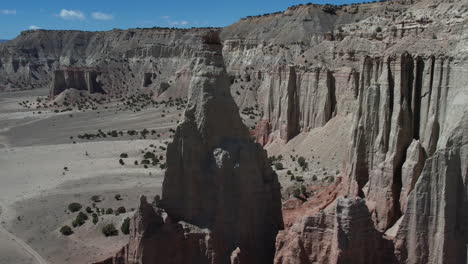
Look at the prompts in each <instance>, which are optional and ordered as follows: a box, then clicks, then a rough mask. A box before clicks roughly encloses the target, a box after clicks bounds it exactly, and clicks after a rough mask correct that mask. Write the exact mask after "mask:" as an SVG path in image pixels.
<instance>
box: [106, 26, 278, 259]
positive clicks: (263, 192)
mask: <svg viewBox="0 0 468 264" xmlns="http://www.w3.org/2000/svg"><path fill="white" fill-rule="evenodd" d="M201 41H202V45H201V49H200V50H199V51H198V52H197V54H196V56H197V58H198V59H197V60H196V64H195V66H194V67H193V77H192V80H191V83H190V87H189V99H188V105H187V109H186V111H185V116H184V119H183V121H182V123H180V124H179V126H178V127H177V130H176V133H175V136H174V140H173V142H172V143H170V144H169V146H168V150H167V170H166V174H165V178H164V183H163V194H162V199H161V200H160V201H158V202H156V204H157V205H156V206H155V207H153V206H151V205H149V204H148V203H147V202H146V199H145V198H142V200H141V205H140V209H139V211H138V212H137V213H136V215H135V217H134V218H133V224H132V225H133V227H132V232H131V237H130V243H129V245H128V246H126V247H125V248H124V249H123V251H122V252H121V254H120V255H119V256H118V257H114V258H113V260H111V259H109V260H108V261H107V262H104V263H228V262H229V261H230V260H231V257H232V258H233V259H235V261H240V262H241V263H271V262H272V261H273V256H274V252H275V237H276V234H277V233H278V230H280V229H282V227H283V221H282V214H281V194H280V185H279V182H278V178H277V175H276V173H275V172H274V171H273V170H272V169H271V167H270V163H269V161H268V159H267V155H266V152H265V150H263V148H262V147H261V146H260V144H258V143H254V142H253V141H252V140H251V138H250V134H249V131H248V129H247V128H246V127H245V126H244V124H243V123H242V120H241V118H240V116H239V113H238V108H237V106H236V104H235V102H234V100H233V98H232V97H231V94H230V91H229V79H228V76H227V74H226V70H225V67H224V62H223V57H222V54H221V50H222V48H221V47H222V46H221V43H220V40H219V37H218V35H217V33H216V32H210V33H209V34H206V35H203V36H201ZM171 242H173V243H171ZM112 261H114V262H112Z"/></svg>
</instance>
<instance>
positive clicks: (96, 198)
mask: <svg viewBox="0 0 468 264" xmlns="http://www.w3.org/2000/svg"><path fill="white" fill-rule="evenodd" d="M91 201H93V202H95V203H99V202H100V201H101V196H99V195H93V196H91Z"/></svg>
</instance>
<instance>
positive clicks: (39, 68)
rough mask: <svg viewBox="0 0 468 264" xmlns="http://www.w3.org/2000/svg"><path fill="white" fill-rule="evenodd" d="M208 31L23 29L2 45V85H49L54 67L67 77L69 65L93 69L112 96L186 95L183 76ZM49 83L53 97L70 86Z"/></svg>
mask: <svg viewBox="0 0 468 264" xmlns="http://www.w3.org/2000/svg"><path fill="white" fill-rule="evenodd" d="M209 30H210V29H192V30H184V29H180V30H171V29H163V28H153V29H130V30H112V31H105V32H84V31H51V30H35V31H24V32H22V33H21V34H20V35H19V36H18V37H17V38H16V39H14V40H11V41H9V42H6V43H2V45H1V46H0V76H1V77H2V78H0V90H12V89H31V88H36V87H46V86H49V85H50V84H51V83H52V84H53V83H54V82H56V81H55V77H57V76H56V74H57V73H55V72H56V71H58V74H60V72H62V71H63V74H64V75H65V78H66V77H67V76H66V75H67V74H71V71H70V69H73V72H75V73H78V72H80V71H83V74H87V73H89V72H90V71H88V69H92V70H91V72H92V71H97V72H98V73H99V75H100V76H99V81H100V86H101V88H102V90H103V91H104V92H105V93H106V94H108V96H109V97H119V96H122V95H125V94H127V93H134V92H136V91H138V90H143V91H145V90H147V91H153V92H154V93H155V94H156V95H161V94H163V93H164V92H166V91H168V93H169V94H168V95H167V96H172V97H186V96H187V88H188V81H187V80H190V76H188V77H185V75H186V74H187V71H188V69H189V68H190V67H189V66H190V65H191V63H193V58H194V57H195V54H194V52H195V51H196V50H197V49H198V47H199V46H200V45H201V43H200V41H199V39H200V38H199V36H200V35H203V34H204V32H207V31H209ZM189 75H190V74H189ZM180 86H182V87H183V89H182V91H180ZM51 87H52V90H51V95H53V96H54V95H57V93H59V92H61V90H62V89H63V88H69V87H67V86H65V87H64V86H61V88H59V89H56V88H55V85H51ZM170 87H171V88H173V89H169V88H170ZM73 88H77V89H80V87H73Z"/></svg>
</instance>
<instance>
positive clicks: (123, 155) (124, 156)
mask: <svg viewBox="0 0 468 264" xmlns="http://www.w3.org/2000/svg"><path fill="white" fill-rule="evenodd" d="M120 157H121V158H123V159H125V158H128V154H127V153H122V154H120Z"/></svg>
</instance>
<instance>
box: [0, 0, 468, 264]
mask: <svg viewBox="0 0 468 264" xmlns="http://www.w3.org/2000/svg"><path fill="white" fill-rule="evenodd" d="M467 19H468V6H467V5H466V3H465V2H463V1H450V2H447V1H436V0H422V1H386V2H383V3H368V4H359V5H349V6H342V7H335V6H318V5H301V6H296V7H292V8H289V9H288V10H286V11H285V12H279V13H275V14H268V15H264V16H258V17H249V18H245V19H242V20H241V21H239V22H237V23H235V24H233V25H231V26H229V27H226V28H224V29H220V31H221V41H222V43H223V47H222V55H221V50H220V49H221V45H220V42H219V41H218V40H217V39H211V40H210V38H211V37H208V39H206V38H203V37H202V36H206V32H207V29H193V30H165V29H148V30H127V31H121V30H117V31H109V32H99V33H89V32H88V33H86V32H45V31H37V32H27V33H23V34H22V35H21V36H20V37H19V38H18V39H17V40H14V41H13V42H9V43H7V44H0V54H2V55H1V56H0V58H1V59H0V76H6V77H5V78H2V79H0V87H3V88H5V89H8V88H9V87H10V88H14V86H16V87H20V88H21V87H26V86H33V87H35V86H40V85H43V84H46V83H48V81H50V78H51V77H50V72H52V71H53V70H58V71H57V73H56V74H57V75H56V79H57V81H56V82H57V85H54V86H53V87H58V88H57V89H56V92H54V93H53V94H57V93H58V92H60V91H61V90H62V89H64V88H76V89H82V90H88V91H90V88H89V87H95V85H94V83H93V82H94V81H95V83H96V84H99V87H101V88H102V90H103V92H105V93H106V94H107V95H109V96H117V97H118V96H120V95H123V94H125V93H131V92H133V91H134V90H132V89H136V90H139V91H140V90H141V91H153V92H154V93H155V94H156V96H171V97H179V96H182V97H184V96H186V95H188V96H189V106H188V108H187V111H186V114H185V117H184V121H183V122H182V123H181V124H180V126H179V128H178V129H177V132H176V135H175V138H174V142H173V143H171V144H170V145H169V148H168V153H167V155H168V170H167V173H166V178H165V181H164V190H163V198H162V201H160V202H159V203H158V206H152V205H149V204H148V203H147V202H146V200H142V205H141V208H140V210H139V211H138V212H137V214H136V216H135V218H134V220H133V222H134V224H133V227H132V228H133V229H132V230H133V231H132V236H131V242H130V244H129V246H128V247H126V248H124V249H123V250H122V252H120V254H119V255H117V256H116V257H115V258H114V259H110V260H109V261H111V262H110V263H142V262H145V263H146V262H149V263H151V262H154V261H155V260H156V259H158V260H161V262H163V263H164V260H169V259H171V260H175V263H188V262H189V260H190V259H195V260H197V261H199V262H200V263H226V262H229V261H232V263H261V262H265V263H271V261H272V260H273V255H274V256H275V257H274V263H278V264H279V263H330V264H331V263H464V262H466V248H465V244H466V242H467V241H466V240H468V239H467V238H468V233H467V232H466V230H465V229H466V228H465V227H464V226H466V223H467V222H468V221H467V218H466V216H465V215H466V214H465V213H464V210H463V208H464V207H466V202H465V201H466V199H467V197H466V192H467V191H466V177H467V165H466V164H468V162H467V157H466V156H467V150H466V146H467V141H466V135H467V134H468V124H467V121H466V116H467V114H466V113H467V111H468V90H467V89H468V85H467V84H468V75H467V74H466V69H467V68H468V61H467V58H468V55H467V48H466V47H467V46H468V31H467V30H466V21H467ZM48 34H51V35H52V36H55V37H54V38H59V37H60V39H69V41H68V42H65V41H61V40H60V41H57V43H55V44H53V45H52V44H51V43H49V42H45V39H46V38H45V35H48ZM65 35H66V36H67V38H63V36H65ZM208 36H212V35H210V34H208ZM38 39H39V40H40V41H39V43H41V44H40V45H36V43H37V40H38ZM43 40H44V42H41V41H43ZM32 44H34V45H32ZM31 46H34V47H35V48H34V49H32V48H31ZM224 65H226V66H224ZM64 66H79V67H82V69H83V68H84V67H90V69H93V70H91V72H94V74H95V75H93V76H94V77H93V76H91V75H90V76H89V77H86V71H82V72H83V73H80V72H78V73H74V72H67V71H63V72H62V71H61V70H60V69H63V67H64ZM86 69H87V68H86ZM75 74H76V75H75ZM62 75H63V76H62ZM75 76H77V77H75ZM82 76H83V77H82ZM62 79H63V80H62ZM75 79H76V80H80V81H78V82H77V83H76V82H75V81H74V80H75ZM83 79H84V81H83ZM3 80H5V81H4V83H1V81H3ZM67 80H68V81H67ZM87 80H91V83H92V85H90V84H88V83H89V81H87ZM5 83H9V84H8V85H6V84H5ZM72 86H79V87H72ZM109 87H114V88H112V89H110V88H109ZM91 90H94V88H92V89H91ZM231 94H232V97H231ZM236 104H237V106H236ZM250 107H255V108H256V109H258V111H259V112H260V113H261V114H260V119H259V120H258V122H257V124H256V128H255V129H254V131H252V133H251V134H252V135H253V136H254V137H255V138H256V140H257V142H259V143H260V144H261V145H267V146H268V144H269V143H270V142H272V141H274V140H277V141H281V143H282V144H287V142H288V141H290V140H291V139H293V138H294V137H296V136H297V135H298V134H301V133H314V129H316V128H319V127H322V128H323V127H326V125H327V124H330V123H331V122H330V120H351V119H353V122H352V123H353V125H352V126H350V127H346V129H347V130H349V132H350V138H348V137H346V136H341V137H336V138H334V140H337V141H342V142H348V141H349V148H346V149H345V148H343V149H342V152H346V153H348V155H343V156H345V158H344V160H338V161H336V162H339V163H340V164H343V166H342V170H341V173H340V175H339V177H338V179H337V180H336V181H335V182H334V183H333V184H331V185H330V186H329V187H327V188H325V189H324V190H323V191H322V192H321V193H320V194H319V195H317V196H314V198H312V199H309V200H308V201H305V202H304V203H302V204H300V205H298V206H297V208H289V207H287V206H288V205H289V204H292V203H293V202H291V201H286V203H285V205H286V206H285V207H284V208H283V214H284V215H283V218H282V217H281V214H280V213H279V210H280V209H279V201H280V198H279V191H278V188H279V184H278V181H277V177H276V174H275V173H274V172H273V171H272V170H271V168H270V165H269V164H268V162H267V160H266V155H265V152H264V151H263V150H262V148H261V147H260V146H259V145H257V144H254V143H252V142H251V141H250V136H249V133H248V129H247V128H246V127H245V126H244V125H243V124H242V121H241V119H240V118H239V116H238V113H237V112H238V110H239V109H238V108H241V109H244V108H250ZM221 113H222V114H221ZM340 117H343V118H342V119H338V118H340ZM254 118H255V117H254ZM335 125H336V124H335ZM345 125H346V124H343V126H345ZM332 127H336V126H332ZM275 142H276V141H275ZM310 148H314V146H310ZM288 154H290V153H288ZM295 204H297V203H295ZM245 208H248V210H247V211H243V210H245ZM282 219H285V223H286V225H285V230H283V231H280V232H279V234H278V236H277V237H276V252H275V253H274V254H273V253H272V252H273V250H274V249H273V245H274V244H273V243H272V241H274V236H275V234H276V232H277V231H278V230H279V229H280V228H281V226H282ZM148 223H151V224H148ZM265 223H267V224H265ZM228 227H229V228H228ZM165 241H172V242H173V243H172V244H173V245H175V246H173V247H169V246H168V245H167V243H165ZM154 245H156V246H154ZM159 248H161V249H162V250H155V249H159ZM252 252H255V253H252ZM112 261H113V262H112Z"/></svg>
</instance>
